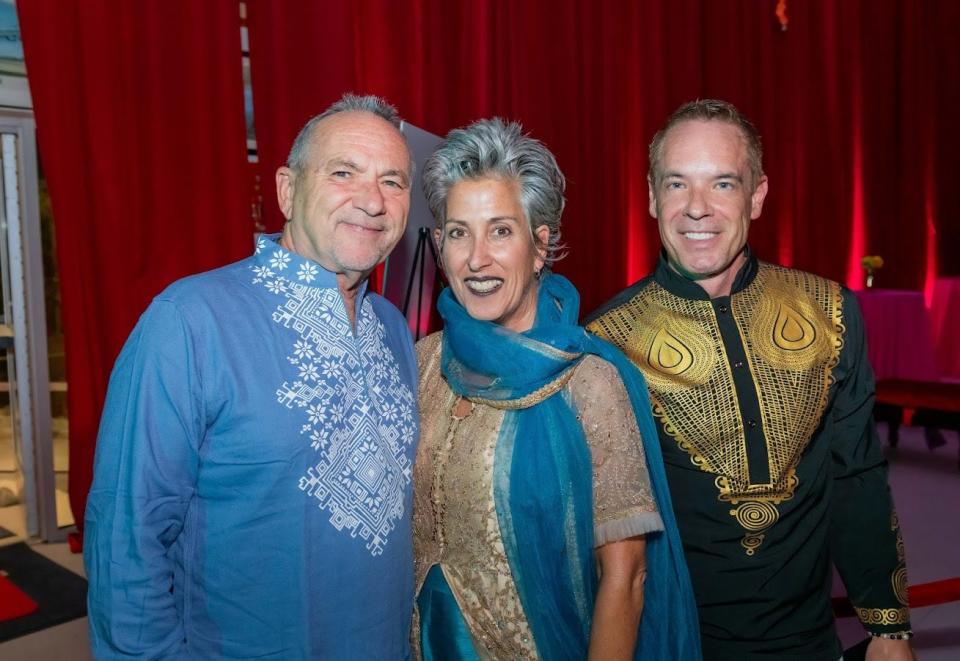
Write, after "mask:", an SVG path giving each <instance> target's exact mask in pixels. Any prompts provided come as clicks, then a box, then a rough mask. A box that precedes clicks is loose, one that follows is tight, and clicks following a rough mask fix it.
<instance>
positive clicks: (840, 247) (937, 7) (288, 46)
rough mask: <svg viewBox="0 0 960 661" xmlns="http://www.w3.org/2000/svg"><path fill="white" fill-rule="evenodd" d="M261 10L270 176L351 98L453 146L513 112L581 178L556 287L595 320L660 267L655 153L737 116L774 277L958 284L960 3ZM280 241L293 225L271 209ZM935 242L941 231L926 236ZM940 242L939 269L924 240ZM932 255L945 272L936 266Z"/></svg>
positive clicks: (862, 0) (651, 0)
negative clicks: (676, 118)
mask: <svg viewBox="0 0 960 661" xmlns="http://www.w3.org/2000/svg"><path fill="white" fill-rule="evenodd" d="M776 4H777V3H776V2H775V0H769V1H762V2H761V1H758V0H725V1H724V2H716V1H711V0H643V1H641V2H637V1H636V0H629V1H628V0H624V1H623V2H593V3H586V2H581V1H578V0H543V1H533V0H528V1H525V2H512V1H510V0H476V1H474V2H469V3H460V2H446V1H443V0H411V1H409V2H403V3H398V2H388V1H384V0H358V1H356V2H351V3H346V2H329V3H309V2H300V3H297V2H265V1H263V0H249V1H248V6H249V7H250V20H249V25H250V37H251V61H252V67H253V88H254V103H255V106H256V113H257V115H256V118H257V137H258V147H259V151H260V168H261V176H262V177H263V178H264V180H265V181H272V177H273V171H274V169H275V168H276V167H277V166H278V165H280V164H281V163H282V162H283V159H284V158H285V156H286V151H287V149H288V148H289V145H290V143H291V141H292V139H293V137H294V135H295V134H296V131H297V130H298V129H299V128H300V126H301V125H302V124H303V123H304V122H305V121H306V119H307V118H309V117H310V116H311V115H313V114H315V113H316V112H319V111H321V110H322V109H323V108H324V107H326V106H327V105H328V104H329V103H330V102H332V101H333V100H335V99H336V98H337V97H338V96H339V95H340V94H341V93H343V92H345V91H349V90H353V91H357V92H362V93H376V94H381V95H384V96H386V97H387V98H388V99H390V100H392V101H393V102H394V103H396V104H397V106H398V107H399V109H400V111H401V114H402V115H403V116H404V117H405V118H407V119H408V120H409V121H411V122H412V123H414V124H416V125H418V126H420V127H422V128H425V129H427V130H429V131H432V132H434V133H437V134H440V135H443V134H445V133H446V132H447V131H448V130H449V129H450V128H452V127H455V126H458V125H461V124H464V123H466V122H468V121H470V120H473V119H476V118H479V117H484V116H489V115H502V116H505V117H508V118H511V119H517V120H520V121H522V122H523V124H524V126H525V127H526V128H527V129H528V130H530V131H531V132H532V133H533V134H534V135H535V136H536V137H538V138H540V139H541V140H543V141H544V142H546V144H547V145H548V146H549V147H550V148H551V149H552V150H553V151H554V152H555V153H556V155H557V158H558V160H559V162H560V166H561V168H562V169H563V170H564V172H565V173H566V174H567V176H568V179H569V187H568V198H569V205H568V209H567V212H566V214H565V222H564V233H565V235H566V239H567V242H568V244H569V245H570V248H571V254H570V256H569V257H568V258H567V259H566V260H564V261H563V262H561V263H560V265H559V267H558V270H559V271H561V272H563V273H566V274H567V275H569V276H570V277H571V278H572V279H573V281H574V282H575V283H576V284H577V285H578V286H579V287H580V290H581V293H582V295H583V308H584V310H585V311H587V310H590V309H592V308H593V307H595V306H597V305H599V304H600V303H601V302H603V301H604V300H605V299H606V298H608V297H609V296H611V295H612V294H613V293H614V292H616V291H618V290H619V289H620V288H622V287H623V286H624V285H626V284H628V283H629V282H632V281H634V280H636V279H637V278H639V277H641V276H642V275H643V274H645V273H646V272H647V271H648V269H649V268H650V266H651V265H652V263H653V260H654V259H655V257H656V252H657V250H658V246H659V241H658V239H657V231H656V224H655V223H654V221H653V220H651V219H650V218H649V216H648V214H647V190H646V181H645V177H646V171H647V159H646V148H647V144H648V143H649V140H650V138H651V137H652V135H653V132H654V131H655V130H656V128H657V127H658V126H659V124H661V123H662V121H663V120H664V118H665V117H666V115H667V114H668V113H669V112H670V111H672V110H673V109H675V108H676V107H677V106H678V105H680V104H681V103H682V102H684V101H687V100H690V99H694V98H697V97H701V98H704V97H719V98H725V99H728V100H730V101H732V102H734V103H735V104H737V105H738V106H739V107H740V108H741V109H742V110H743V111H745V112H746V113H747V114H748V115H749V116H751V117H752V118H753V119H754V120H755V122H756V123H757V125H758V127H759V129H760V131H761V133H762V134H763V136H764V144H765V149H766V169H767V172H768V174H769V176H770V191H771V192H770V195H769V196H768V198H767V205H766V210H765V213H764V214H763V217H762V218H761V219H760V220H759V221H758V222H757V223H756V226H755V227H754V230H753V233H752V239H751V241H752V243H753V245H754V247H755V248H756V250H757V252H758V253H759V254H760V256H761V257H762V258H764V259H767V260H770V261H777V262H781V263H784V264H787V265H792V266H796V267H800V268H804V269H808V270H812V271H815V272H817V273H821V274H823V275H826V276H829V277H831V278H834V279H837V280H840V281H843V282H848V283H850V284H854V285H859V283H861V282H862V272H861V270H860V267H859V260H860V257H861V256H862V255H864V254H880V255H882V256H883V257H884V258H885V260H886V266H885V267H884V269H883V271H882V272H880V273H879V275H878V283H879V284H880V285H881V286H885V287H902V288H912V289H921V288H923V287H924V285H925V283H926V281H927V278H928V277H930V276H932V275H933V271H932V270H931V272H930V273H928V266H929V267H930V269H933V268H934V267H936V265H937V264H939V266H938V269H939V271H940V273H941V274H949V273H956V272H958V271H960V260H956V259H954V258H953V257H952V256H951V255H949V253H948V249H947V247H948V246H950V245H952V246H956V245H960V217H958V215H957V214H955V213H953V212H952V209H951V208H950V207H949V206H947V195H948V194H949V192H950V191H951V188H950V187H949V185H950V182H952V181H954V180H955V179H956V176H957V174H958V168H960V165H958V163H957V161H956V159H955V158H952V157H951V154H955V153H957V150H958V149H960V130H958V128H957V126H958V123H957V122H956V120H954V119H952V118H951V116H950V113H952V112H954V110H953V109H955V108H957V107H958V102H960V86H958V85H957V83H956V81H957V80H960V71H958V68H960V49H958V48H956V47H955V46H954V45H953V41H954V39H955V38H956V34H957V32H958V30H960V10H958V7H960V3H955V2H952V1H950V0H940V1H932V0H931V1H928V2H922V3H917V2H912V1H911V0H870V1H867V0H844V2H835V1H829V0H804V1H803V2H789V3H788V14H789V25H788V29H787V30H786V31H783V30H781V27H780V24H779V22H778V21H777V18H776V16H775V13H774V10H775V7H776ZM265 199H267V200H268V201H267V202H266V203H265V207H266V212H267V213H266V217H267V219H268V226H270V227H271V228H273V229H277V228H279V226H280V216H279V214H278V213H277V212H276V210H275V204H272V203H271V202H272V200H271V199H270V196H269V195H267V196H265ZM928 225H929V227H928ZM932 230H935V231H936V233H937V239H938V242H939V258H937V255H936V251H929V248H930V245H929V236H928V234H929V232H930V231H932ZM928 252H929V254H928Z"/></svg>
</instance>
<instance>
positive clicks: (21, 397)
mask: <svg viewBox="0 0 960 661" xmlns="http://www.w3.org/2000/svg"><path fill="white" fill-rule="evenodd" d="M0 192H2V197H0V297H2V301H0V303H2V305H0V527H3V528H4V529H5V530H6V531H7V532H8V533H11V534H12V536H16V537H38V538H40V539H44V540H46V541H55V540H61V539H63V538H65V536H66V532H67V531H66V530H65V529H63V528H62V527H61V525H60V523H61V522H62V523H66V522H67V521H61V522H58V517H57V509H58V508H57V500H58V498H57V491H58V490H57V479H56V474H55V471H54V445H53V433H52V425H51V410H50V378H49V367H48V359H47V323H46V310H45V307H46V305H45V304H46V301H45V297H44V268H43V242H42V234H41V227H40V205H39V177H38V168H37V153H36V140H35V127H34V121H33V115H32V113H31V112H30V111H17V110H2V111H0ZM64 454H65V453H64ZM64 486H65V484H64ZM60 500H62V501H64V503H66V492H65V491H63V494H62V495H61V497H60ZM4 505H6V506H4ZM61 509H64V508H63V507H62V506H61ZM65 511H66V512H67V513H69V508H66V509H65ZM61 518H68V517H61ZM70 523H72V521H70ZM4 534H5V533H4V531H2V530H0V535H4ZM0 543H2V540H0Z"/></svg>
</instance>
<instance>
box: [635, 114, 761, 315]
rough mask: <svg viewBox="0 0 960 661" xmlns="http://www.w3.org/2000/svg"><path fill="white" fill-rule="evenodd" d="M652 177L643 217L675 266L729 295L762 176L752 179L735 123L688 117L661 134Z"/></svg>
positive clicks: (706, 287) (709, 289) (711, 292)
mask: <svg viewBox="0 0 960 661" xmlns="http://www.w3.org/2000/svg"><path fill="white" fill-rule="evenodd" d="M658 171H659V172H660V173H662V174H661V176H660V180H659V181H653V180H649V181H648V184H649V187H650V190H649V194H650V215H652V216H654V217H655V218H657V221H658V224H659V226H660V239H661V241H662V242H663V247H664V248H665V249H666V251H667V255H668V256H669V258H670V266H671V267H673V268H674V270H676V271H678V272H680V273H682V274H683V275H686V276H687V277H690V278H692V279H694V280H696V281H697V284H699V285H700V286H701V287H703V289H704V290H705V291H706V292H707V293H708V294H709V295H710V296H711V297H713V298H716V297H717V296H726V295H728V294H730V289H731V286H732V285H733V280H734V278H735V277H736V274H737V271H738V270H739V269H740V267H741V266H743V264H744V262H745V261H746V257H745V256H744V254H743V247H744V245H746V243H747V232H748V230H749V229H750V221H751V220H753V219H755V218H758V217H759V216H760V212H761V210H762V209H763V199H764V197H766V194H767V178H766V176H762V177H761V178H760V181H758V182H754V181H752V177H751V174H750V167H749V163H748V159H747V145H746V141H745V140H744V138H743V135H742V134H741V133H740V129H739V128H737V127H736V126H734V125H732V124H728V123H726V122H721V121H701V120H692V121H687V122H682V123H680V124H677V125H676V126H674V127H673V128H671V129H670V131H669V132H668V133H667V136H666V139H665V140H664V143H663V149H662V151H661V157H660V167H659V168H658Z"/></svg>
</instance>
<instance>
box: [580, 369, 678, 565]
mask: <svg viewBox="0 0 960 661" xmlns="http://www.w3.org/2000/svg"><path fill="white" fill-rule="evenodd" d="M570 395H571V398H572V400H573V404H574V407H575V408H576V410H577V412H578V413H577V417H578V419H579V420H580V423H581V424H582V425H583V431H584V435H585V436H586V439H587V444H588V445H589V446H590V454H591V457H592V461H593V520H594V537H595V542H594V543H595V545H596V546H602V545H604V544H609V543H611V542H618V541H620V540H623V539H627V538H628V537H635V536H637V535H645V534H647V533H649V532H653V531H656V530H663V521H662V520H661V519H660V514H659V512H658V511H657V504H656V502H655V501H654V499H653V493H652V492H651V490H650V476H649V475H648V473H647V462H646V459H645V457H644V452H643V443H642V442H641V439H640V430H639V429H638V428H637V421H636V418H635V417H634V414H633V408H632V407H631V406H630V398H629V395H628V394H627V390H626V388H624V386H623V382H622V381H621V380H620V375H619V374H618V373H617V370H616V368H615V367H614V366H613V365H611V364H610V363H608V362H606V361H605V360H603V359H601V358H597V357H595V356H587V357H586V358H584V359H583V362H582V363H581V364H580V365H579V366H578V367H577V371H576V373H575V374H574V375H573V378H572V379H571V380H570Z"/></svg>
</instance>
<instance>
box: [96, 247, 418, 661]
mask: <svg viewBox="0 0 960 661" xmlns="http://www.w3.org/2000/svg"><path fill="white" fill-rule="evenodd" d="M364 287H365V285H364ZM415 393H416V363H415V358H414V353H413V346H412V342H411V339H410V334H409V331H408V330H407V327H406V322H405V320H404V319H403V317H402V316H401V315H400V314H399V312H398V311H397V310H396V309H395V308H394V307H393V306H392V305H391V304H390V303H388V302H387V301H385V300H384V299H383V298H381V297H379V296H377V295H375V294H372V293H367V292H366V291H365V290H364V291H361V293H360V295H359V296H358V299H357V320H356V331H355V332H354V330H353V329H352V328H351V325H350V321H349V319H348V317H347V313H346V310H345V307H344V304H343V300H342V298H341V296H340V293H339V290H338V289H337V283H336V276H335V275H334V274H332V273H329V272H327V271H325V270H323V269H322V268H321V267H319V266H318V265H317V264H316V263H314V262H312V261H310V260H306V259H303V258H301V257H299V256H297V255H295V254H293V253H290V252H288V251H286V250H284V249H283V248H281V247H280V246H279V245H278V244H277V243H276V237H261V238H260V239H259V240H258V243H257V249H256V253H255V254H254V255H253V256H252V257H250V258H248V259H246V260H243V261H240V262H237V263H235V264H231V265H229V266H226V267H223V268H221V269H217V270H215V271H211V272H209V273H204V274H201V275H197V276H193V277H189V278H185V279H183V280H181V281H179V282H177V283H174V284H173V285H172V286H170V287H169V288H168V289H167V290H166V291H165V292H163V293H162V294H161V295H160V296H158V297H157V298H156V299H155V300H154V301H153V303H152V304H151V305H150V307H149V308H148V309H147V311H146V312H145V313H144V315H143V317H142V318H141V319H140V322H139V323H138V324H137V327H136V328H135V329H134V331H133V333H132V334H131V336H130V338H129V339H128V341H127V343H126V345H125V346H124V348H123V351H122V353H121V354H120V357H119V358H118V360H117V363H116V366H115V368H114V372H113V375H112V377H111V380H110V387H109V391H108V394H107V401H106V405H105V407H104V412H103V417H102V420H101V426H100V434H99V437H98V440H97V456H96V464H95V471H94V482H93V487H92V489H91V491H90V496H89V500H88V503H87V511H86V519H85V522H86V523H85V525H86V527H85V537H86V539H85V549H84V557H85V562H86V571H87V575H88V578H89V580H90V592H89V611H90V630H91V643H92V646H93V652H94V655H95V656H96V657H97V658H118V657H124V658H126V657H128V656H135V657H143V658H159V657H162V658H250V657H257V658H271V659H272V658H277V659H281V658H282V659H305V658H330V659H334V658H336V659H402V658H405V657H406V656H408V654H409V650H408V647H409V639H408V636H409V630H410V614H411V612H412V603H413V595H412V591H413V578H412V567H413V561H412V557H411V539H410V538H411V532H410V509H411V470H412V462H413V456H414V452H415V449H416V448H415V445H416V439H417V425H418V421H417V412H416V400H415Z"/></svg>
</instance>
